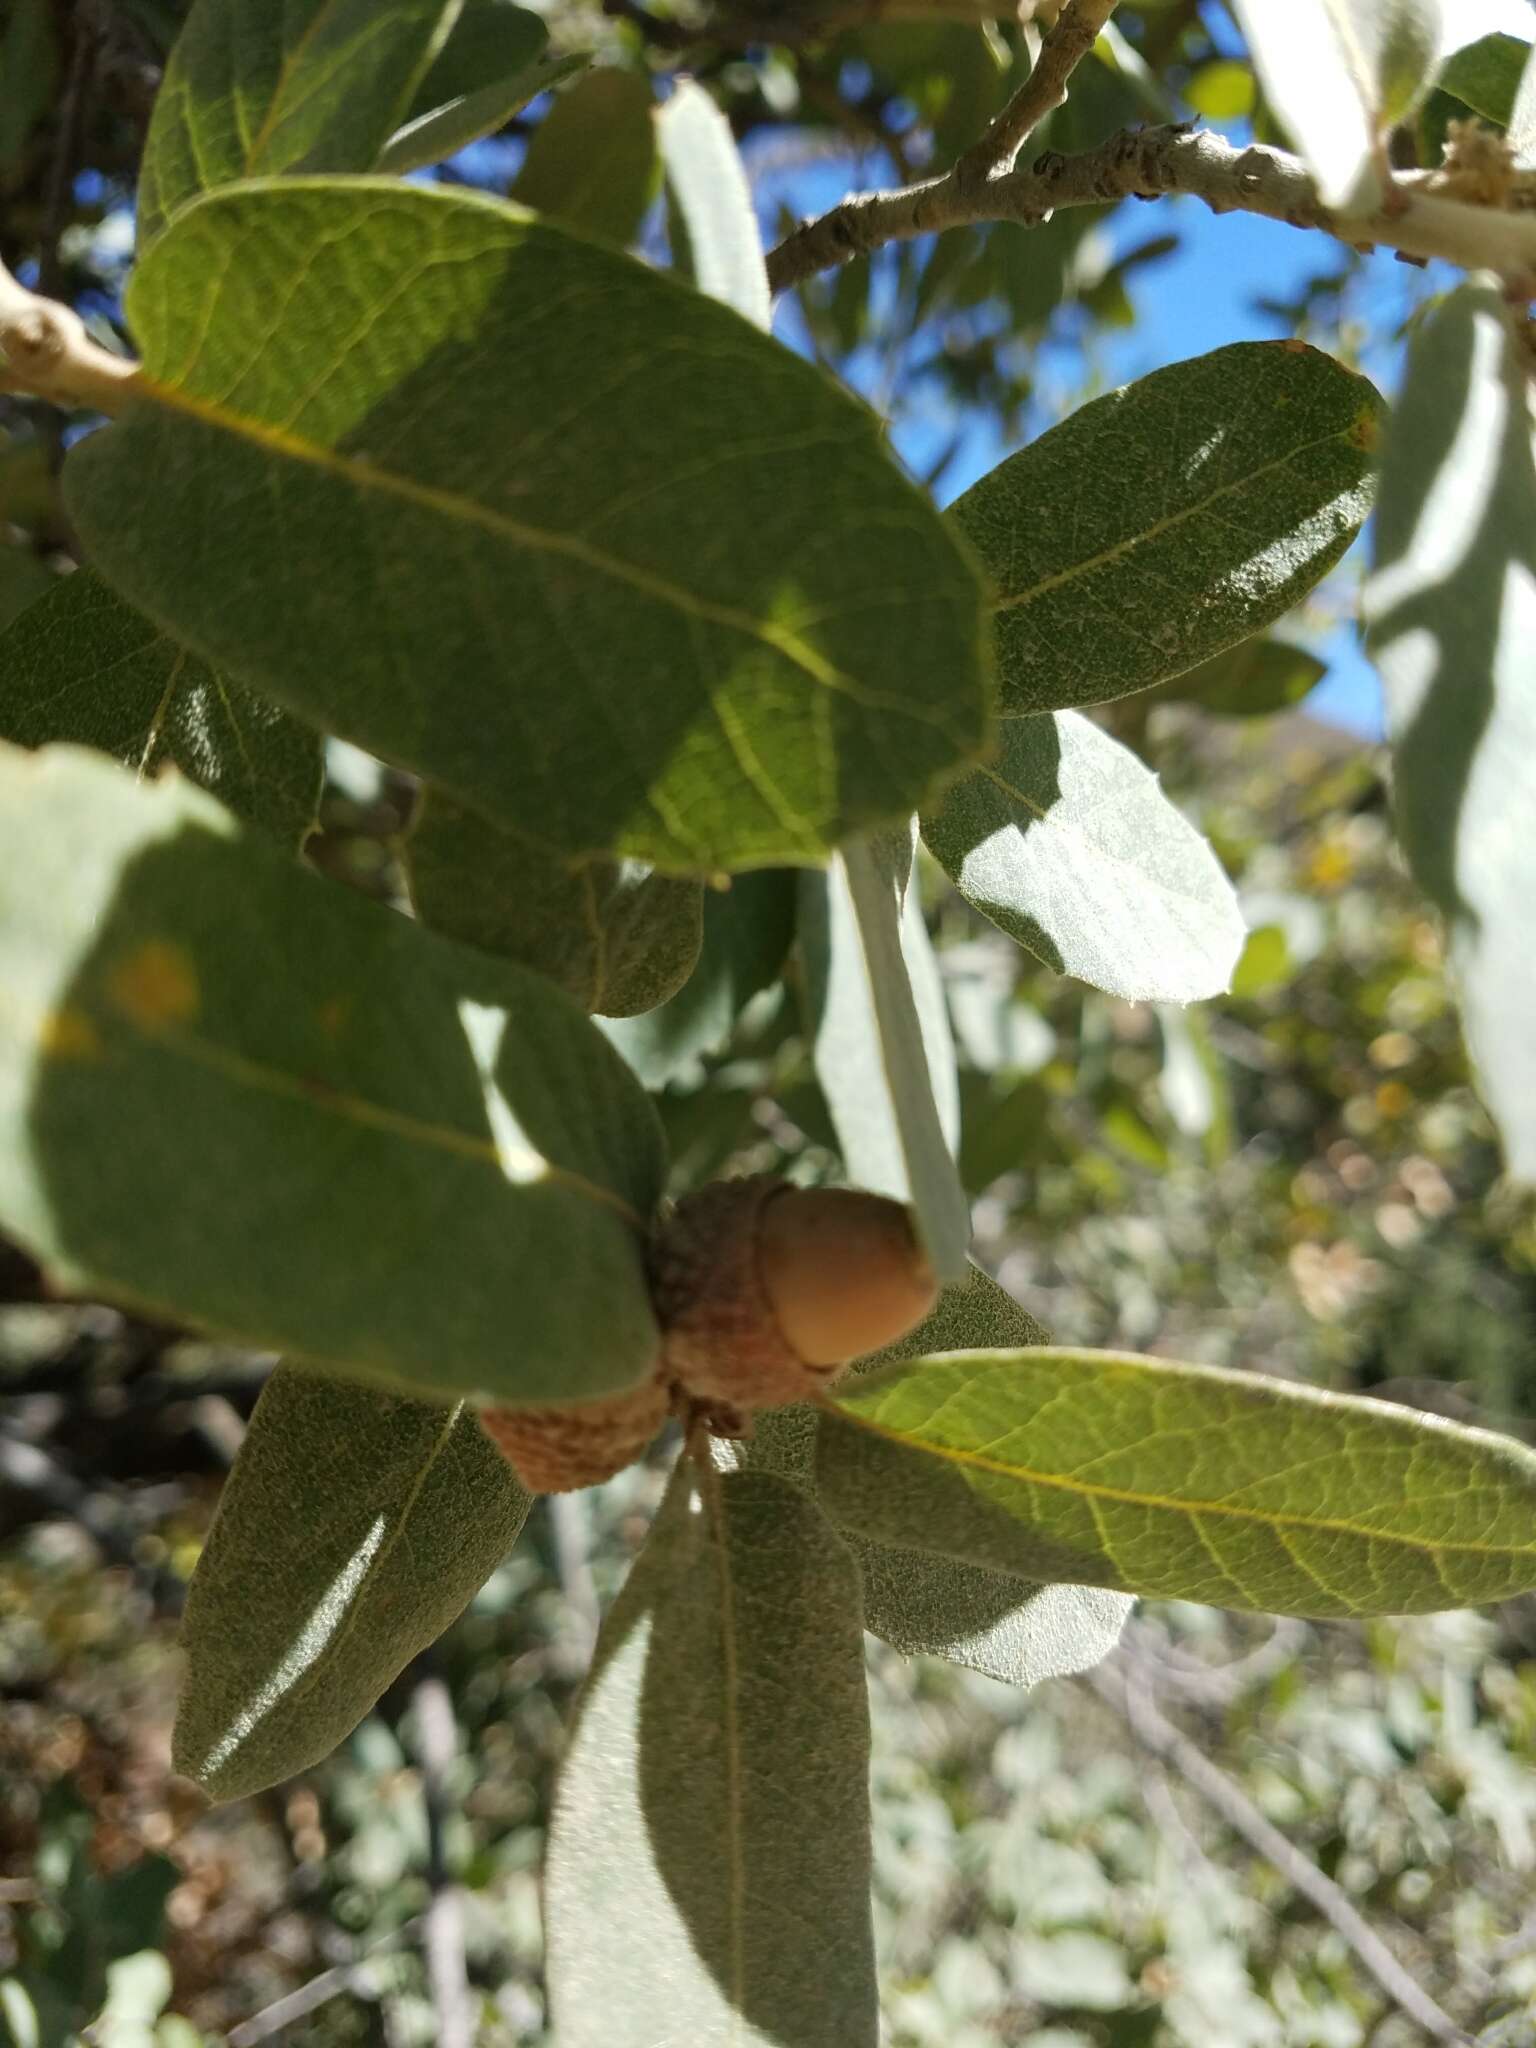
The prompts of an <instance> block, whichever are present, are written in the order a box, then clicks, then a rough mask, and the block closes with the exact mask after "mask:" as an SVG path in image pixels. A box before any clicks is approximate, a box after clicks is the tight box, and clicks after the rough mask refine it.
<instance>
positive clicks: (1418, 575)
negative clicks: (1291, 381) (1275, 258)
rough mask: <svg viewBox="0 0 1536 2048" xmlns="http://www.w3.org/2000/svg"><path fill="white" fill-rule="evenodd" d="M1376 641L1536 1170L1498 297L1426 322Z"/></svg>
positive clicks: (1447, 905) (1530, 898)
mask: <svg viewBox="0 0 1536 2048" xmlns="http://www.w3.org/2000/svg"><path fill="white" fill-rule="evenodd" d="M1366 615H1367V620H1368V624H1369V644H1370V648H1371V653H1372V657H1373V659H1374V660H1375V663H1376V666H1377V667H1378V669H1380V671H1381V677H1382V683H1383V685H1384V687H1385V691H1386V699H1387V725H1388V731H1389V734H1390V736H1391V741H1392V759H1393V777H1392V800H1393V810H1394V813H1395V815H1396V819H1397V828H1398V832H1399V835H1400V837H1401V839H1402V842H1403V848H1404V851H1405V852H1406V853H1407V855H1408V861H1409V865H1410V867H1411V868H1412V869H1413V873H1414V876H1415V878H1416V879H1417V881H1418V882H1419V884H1420V886H1421V887H1422V888H1423V889H1424V891H1425V893H1426V894H1427V895H1428V896H1429V897H1430V898H1431V900H1432V901H1433V902H1434V903H1435V904H1436V905H1437V907H1438V908H1439V909H1440V911H1441V912H1442V913H1443V914H1444V916H1445V918H1446V921H1447V925H1448V928H1449V936H1450V944H1449V962H1450V968H1451V973H1452V977H1453V979H1454V980H1455V983H1456V986H1457V990H1458V993H1459V996H1460V1001H1461V1012H1462V1021H1463V1024H1464V1026H1465V1029H1466V1035H1467V1043H1468V1045H1469V1047H1470V1048H1471V1052H1472V1059H1473V1064H1474V1066H1475V1068H1476V1070H1477V1076H1478V1080H1479V1083H1480V1086H1481V1088H1482V1092H1483V1094H1484V1095H1485V1096H1486V1098H1487V1101H1488V1106H1489V1108H1490V1109H1491V1110H1492V1112H1493V1116H1494V1121H1495V1122H1496V1123H1497V1124H1498V1126H1499V1131H1500V1134H1501V1135H1502V1137H1503V1140H1504V1147H1505V1151H1506V1154H1507V1156H1508V1159H1509V1164H1510V1168H1511V1170H1512V1171H1513V1172H1514V1173H1516V1174H1518V1175H1519V1176H1520V1177H1521V1178H1522V1179H1525V1180H1533V1179H1536V1024H1533V1020H1536V948H1533V947H1532V944H1531V906H1532V903H1533V902H1536V843H1533V840H1532V836H1531V819H1532V814H1533V809H1536V675H1533V671H1532V666H1531V650H1532V645H1533V636H1536V446H1533V430H1532V420H1531V411H1530V401H1529V394H1528V386H1527V373H1526V365H1525V361H1524V358H1523V354H1522V353H1521V351H1520V348H1519V345H1518V344H1517V342H1516V340H1515V337H1514V335H1513V333H1512V331H1511V328H1510V324H1509V321H1508V319H1507V317H1506V313H1505V309H1504V306H1503V304H1502V303H1501V300H1500V297H1499V294H1498V292H1497V291H1496V290H1495V289H1494V288H1493V287H1492V286H1480V285H1466V286H1464V287H1463V288H1462V289H1461V290H1460V291H1458V292H1456V293H1454V294H1453V295H1452V296H1451V297H1450V298H1448V299H1447V300H1446V301H1445V302H1444V303H1443V304H1442V305H1441V306H1440V307H1438V308H1437V309H1436V310H1435V311H1434V312H1433V313H1432V314H1431V315H1430V317H1429V319H1428V320H1427V321H1426V322H1425V323H1424V325H1423V326H1422V327H1420V328H1419V329H1418V331H1417V333H1416V334H1415V336H1414V339H1413V343H1412V346H1411V348H1410V350H1409V357H1408V375H1407V379H1406V381H1405V383H1404V386H1403V391H1402V395H1401V397H1400V398H1399V400H1398V404H1397V408H1396V411H1395V412H1394V414H1393V416H1392V424H1391V427H1390V429H1389V434H1388V441H1387V449H1386V456H1385V460H1384V463H1383V468H1382V495H1381V510H1380V512H1379V514H1378V521H1377V528H1376V562H1375V569H1374V573H1373V574H1372V577H1371V579H1370V582H1369V583H1368V585H1367V587H1366Z"/></svg>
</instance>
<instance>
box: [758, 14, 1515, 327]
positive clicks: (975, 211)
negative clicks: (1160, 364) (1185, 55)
mask: <svg viewBox="0 0 1536 2048" xmlns="http://www.w3.org/2000/svg"><path fill="white" fill-rule="evenodd" d="M1063 18H1065V17H1063ZM961 163H962V164H963V163H964V159H963V158H962V159H961ZM960 168H961V166H960V165H958V164H957V165H956V167H955V169H954V170H953V171H950V172H948V173H946V174H945V175H944V176H943V177H940V178H930V179H928V180H927V181H926V182H925V183H923V184H920V185H912V186H909V187H908V188H907V189H906V190H905V191H900V192H869V193H863V194H860V195H859V196H857V197H856V198H853V199H845V200H843V201H842V203H841V204H840V205H838V206H834V207H833V208H832V210H831V211H830V212H829V213H824V214H822V215H821V216H820V218H819V219H817V220H813V221H806V222H804V223H802V225H801V226H800V227H798V228H796V229H795V230H794V232H793V233H792V234H790V235H787V236H786V237H785V239H784V240H783V241H782V242H780V244H779V245H778V247H777V248H776V249H775V250H774V251H773V252H772V254H771V255H770V256H769V258H768V281H769V284H770V285H771V286H772V288H773V290H774V291H775V292H782V291H786V290H788V289H789V287H790V286H792V285H796V284H799V283H800V282H801V281H802V280H803V279H805V278H807V277H813V276H815V274H816V273H817V272H818V271H822V270H835V269H837V268H838V267H839V266H840V265H842V264H844V263H849V262H851V261H852V260H853V258H854V257H856V256H866V255H868V254H869V253H870V252H871V250H874V249H878V248H880V247H882V246H883V245H884V244H885V243H887V242H896V241H903V240H908V239H910V238H911V237H913V236H916V235H928V234H934V233H937V232H939V231H941V230H943V229H946V228H955V227H967V226H974V225H976V224H979V223H981V222H990V221H1007V222H1012V223H1014V224H1015V225H1017V226H1020V227H1038V226H1039V225H1040V224H1041V222H1042V221H1045V220H1047V219H1048V218H1049V217H1050V215H1051V214H1052V213H1053V212H1055V211H1056V210H1057V209H1058V208H1060V207H1065V206H1105V205H1112V204H1113V203H1114V202H1115V201H1117V200H1121V199H1159V198H1164V197H1169V196H1172V195H1175V194H1181V193H1182V194H1187V195H1188V196H1190V197H1192V198H1195V199H1202V200H1204V202H1205V204H1206V205H1207V206H1209V207H1210V209H1211V211H1212V212H1213V213H1234V212H1242V213H1257V214H1262V215H1264V216H1265V217H1266V218H1267V219H1270V220H1281V221H1286V222H1288V223H1289V224H1290V225H1291V226H1292V227H1299V228H1320V229H1321V230H1322V231H1323V232H1324V233H1326V234H1331V235H1336V236H1337V237H1338V238H1339V239H1340V240H1341V241H1345V242H1348V243H1350V244H1352V245H1353V246H1355V247H1372V246H1376V245H1379V246H1381V247H1383V248H1391V249H1396V250H1399V251H1400V252H1401V253H1402V254H1404V255H1406V256H1410V257H1442V258H1444V260H1445V261H1446V262H1449V263H1454V264H1457V265H1459V266H1460V267H1461V268H1463V269H1467V270H1473V269H1481V270H1492V271H1496V272H1497V273H1498V274H1499V276H1500V277H1502V278H1503V279H1504V281H1505V283H1506V285H1507V286H1508V288H1509V291H1510V295H1511V297H1513V298H1517V299H1524V298H1531V297H1533V296H1536V208H1533V207H1532V206H1530V205H1529V204H1526V205H1521V204H1520V202H1521V201H1522V200H1529V199H1530V198H1531V197H1536V194H1530V193H1527V192H1526V191H1525V189H1524V188H1523V187H1521V188H1517V189H1516V190H1515V192H1514V193H1513V194H1512V201H1513V203H1512V204H1511V205H1510V206H1508V207H1493V206H1482V205H1475V204H1472V203H1470V202H1468V201H1467V200H1464V199H1455V198H1448V197H1446V196H1444V194H1443V193H1442V192H1441V191H1439V190H1437V184H1438V183H1439V182H1440V174H1439V173H1437V172H1434V171H1402V172H1398V173H1397V174H1396V176H1395V177H1394V178H1393V180H1392V184H1391V189H1390V190H1389V191H1388V193H1387V194H1386V199H1385V201H1384V203H1383V205H1382V207H1381V209H1380V210H1379V211H1378V212H1376V213H1373V214H1370V215H1368V216H1350V217H1348V218H1344V217H1342V216H1337V215H1334V214H1332V213H1330V212H1329V211H1328V209H1327V208H1326V207H1325V206H1323V204H1322V203H1321V201H1320V200H1319V199H1318V196H1317V187H1316V186H1315V185H1314V184H1313V182H1312V178H1311V175H1310V173H1309V172H1308V170H1307V168H1306V166H1305V165H1304V164H1303V163H1302V162H1301V160H1300V159H1299V158H1298V157H1294V156H1291V155H1288V154H1287V152H1286V151H1284V150H1280V149H1269V148H1266V147H1264V146H1263V145H1262V144H1259V143H1254V144H1251V145H1250V146H1249V147H1248V148H1246V149H1238V148H1236V147H1234V146H1233V145H1232V144H1231V143H1229V142H1227V141H1225V140H1224V139H1223V138H1222V137H1221V136H1219V135H1209V134H1205V133H1201V132H1196V131H1192V130H1191V129H1190V128H1189V127H1188V126H1187V125H1182V124H1181V125H1175V126H1166V127H1159V128H1142V129H1136V130H1126V131H1124V132H1123V133H1121V134H1118V135H1112V136H1111V137H1110V138H1109V140H1108V141H1107V142H1102V143H1100V144H1099V145H1098V146H1097V148H1094V149H1090V150H1085V151H1083V153H1082V154H1081V155H1078V156H1062V155H1060V154H1059V153H1058V152H1057V151H1055V150H1047V151H1045V153H1044V154H1043V155H1041V156H1038V157H1036V159H1035V161H1034V162H1033V164H1031V165H1030V166H1029V167H1028V168H1027V169H1025V170H1017V171H1011V172H1009V173H1007V174H1006V175H1005V176H1001V177H993V178H987V179H984V180H982V181H981V182H979V183H971V184H967V183H966V182H965V181H964V180H963V179H962V178H961V177H960V176H959V171H960Z"/></svg>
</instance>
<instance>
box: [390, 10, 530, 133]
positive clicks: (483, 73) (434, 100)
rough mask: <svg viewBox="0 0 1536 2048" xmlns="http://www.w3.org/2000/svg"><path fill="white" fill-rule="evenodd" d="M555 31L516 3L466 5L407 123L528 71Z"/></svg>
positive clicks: (420, 89) (424, 81)
mask: <svg viewBox="0 0 1536 2048" xmlns="http://www.w3.org/2000/svg"><path fill="white" fill-rule="evenodd" d="M548 41H549V29H548V27H547V25H546V24H545V22H544V19H543V17H542V16H541V15H538V14H535V13H533V11H532V10H531V9H530V8H527V7H519V6H517V5H516V0H463V5H462V7H460V8H458V9H457V18H456V20H455V21H454V23H453V26H452V28H451V29H450V31H449V34H448V38H447V41H446V42H444V43H443V44H442V45H441V46H440V48H439V50H438V52H437V55H436V57H435V58H434V59H433V61H432V64H431V66H430V67H429V68H428V70H427V73H426V75H425V77H424V78H423V79H422V80H421V82H420V84H419V85H418V86H417V88H416V93H415V96H414V98H413V99H412V101H411V104H410V107H409V109H408V110H407V114H406V118H407V120H411V121H414V120H416V119H417V118H418V117H419V116H420V115H422V114H430V113H432V112H433V111H434V110H436V109H440V108H442V107H443V106H444V105H446V103H447V102H448V101H449V100H459V99H464V98H466V97H467V96H468V95H470V94H472V93H477V92H480V91H481V90H482V89H483V88H485V87H486V86H491V85H494V84H495V82H496V80H498V79H509V78H512V77H513V76H514V75H515V74H516V73H518V72H520V71H526V70H527V69H528V68H529V66H530V65H531V64H533V63H534V62H535V61H536V59H538V58H539V57H541V56H542V55H543V54H544V46H545V44H546V43H547V42H548Z"/></svg>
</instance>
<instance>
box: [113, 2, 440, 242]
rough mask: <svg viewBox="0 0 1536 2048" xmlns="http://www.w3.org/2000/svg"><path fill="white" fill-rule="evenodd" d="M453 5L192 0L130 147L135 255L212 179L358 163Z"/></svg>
mask: <svg viewBox="0 0 1536 2048" xmlns="http://www.w3.org/2000/svg"><path fill="white" fill-rule="evenodd" d="M458 12H459V0H392V4H391V5H389V6H388V7H380V6H379V5H378V4H377V0H283V4H282V5H281V6H274V5H261V6H252V5H250V4H249V0H196V4H195V5H194V6H193V9H192V12H191V13H190V14H189V15H188V17H187V23H186V26H185V28H184V29H183V30H182V32H181V34H180V35H179V36H178V37H177V39H176V46H175V48H174V49H173V50H172V52H171V59H170V62H169V63H168V64H167V65H166V67H165V76H164V78H163V79H162V80H161V83H160V90H159V93H158V94H157V95H156V98H155V110H154V113H153V115H152V116H151V119H150V124H149V135H148V138H147V140H146V141H145V144H144V161H143V165H142V167H141V169H140V173H139V203H138V232H139V247H140V250H141V252H142V251H143V250H146V249H148V247H149V246H150V244H151V242H153V241H154V240H156V239H157V237H158V236H159V235H160V234H161V233H163V231H164V229H165V228H166V226H167V225H168V223H169V221H170V218H171V215H172V214H174V213H175V212H176V211H177V210H178V209H179V208H181V207H183V206H186V205H187V204H188V203H189V202H190V201H191V200H194V199H196V198H197V197H198V195H199V194H200V193H203V192H207V191H210V190H212V189H213V188H214V187H216V186H219V185H228V184H233V183H234V182H235V181H236V180H237V179H240V178H254V177H261V176H271V175H273V174H274V173H277V172H296V171H367V170H371V169H372V168H373V165H374V163H375V162H376V161H377V159H378V154H379V151H380V150H381V149H382V148H383V147H384V144H385V143H386V142H387V141H388V139H389V137H390V136H391V135H392V134H393V133H394V131H395V129H396V128H398V127H399V125H400V123H401V121H402V120H403V119H404V117H405V113H406V110H407V108H408V107H409V106H410V105H411V103H412V101H413V100H414V98H415V96H416V90H417V87H418V86H419V84H420V83H421V80H422V78H423V77H424V76H425V75H426V73H427V71H428V68H429V67H430V65H431V64H432V61H433V59H434V57H435V56H436V55H437V52H438V51H439V50H440V49H441V47H442V45H443V41H444V39H445V37H446V36H447V35H448V32H449V30H450V29H451V28H452V26H453V23H454V19H455V17H456V16H457V14H458Z"/></svg>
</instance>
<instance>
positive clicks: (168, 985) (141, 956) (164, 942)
mask: <svg viewBox="0 0 1536 2048" xmlns="http://www.w3.org/2000/svg"><path fill="white" fill-rule="evenodd" d="M107 988H108V992H109V993H110V995H111V997H112V1000H113V1002H115V1003H116V1004H117V1007H118V1008H119V1009H120V1010H122V1011H123V1012H124V1014H125V1015H127V1016H128V1017H131V1018H132V1020H133V1022H134V1023H135V1024H137V1025H139V1027H140V1028H141V1029H142V1030H145V1031H155V1030H161V1029H163V1028H164V1027H165V1026H166V1025H167V1024H185V1023H188V1022H189V1021H190V1020H191V1019H192V1018H193V1017H195V1016H196V1015H197V1012H198V1007H199V1002H200V997H199V991H198V986H197V970H196V968H195V967H194V966H193V965H192V957H191V955H190V954H189V953H188V952H187V950H186V948H185V947H183V946H177V945H173V944H172V943H171V941H170V940H169V939H146V940H145V941H144V943H143V945H142V946H135V947H134V949H133V951H132V952H131V953H125V954H124V956H123V958H122V959H121V960H119V962H118V963H117V965H116V967H114V968H113V970H112V972H111V974H110V975H109V976H108V978H107Z"/></svg>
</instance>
